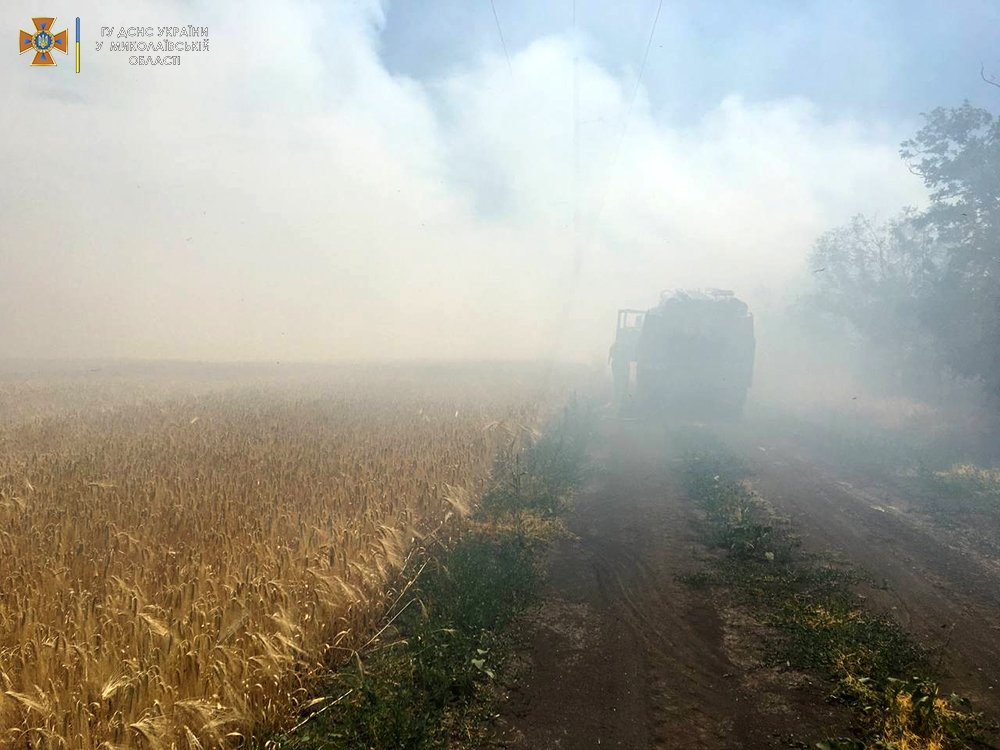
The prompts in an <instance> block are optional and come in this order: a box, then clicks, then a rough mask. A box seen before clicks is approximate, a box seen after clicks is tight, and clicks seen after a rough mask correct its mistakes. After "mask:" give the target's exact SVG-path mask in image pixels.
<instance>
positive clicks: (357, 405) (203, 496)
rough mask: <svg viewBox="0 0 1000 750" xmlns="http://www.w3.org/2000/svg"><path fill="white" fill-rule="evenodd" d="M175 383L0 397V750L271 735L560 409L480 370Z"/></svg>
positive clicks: (222, 741)
mask: <svg viewBox="0 0 1000 750" xmlns="http://www.w3.org/2000/svg"><path fill="white" fill-rule="evenodd" d="M190 377H191V373H182V374H181V375H172V376H171V377H158V378H140V377H137V376H136V375H135V373H127V374H126V375H125V376H119V377H117V378H113V377H111V376H105V375H102V374H96V375H93V376H92V377H89V378H75V379H74V378H62V379H60V378H50V377H46V378H44V379H31V378H8V380H6V381H0V745H3V746H8V747H14V748H22V747H24V748H48V747H53V748H73V749H74V750H75V749H77V748H79V749H80V750H88V749H90V748H127V747H140V748H141V747H149V748H209V747H228V746H233V747H239V746H245V745H246V744H248V739H249V738H250V737H251V736H252V735H254V734H259V733H260V732H261V731H268V730H270V729H274V728H277V727H280V726H282V725H284V724H286V723H287V722H288V721H289V720H290V718H291V717H293V716H294V713H295V711H296V710H297V709H299V708H301V707H302V706H303V705H304V704H305V703H306V702H307V701H308V700H309V699H310V698H311V697H313V696H314V693H313V692H311V691H312V689H313V688H314V682H315V677H316V676H317V675H319V674H321V673H322V672H323V670H324V669H325V668H329V666H330V665H331V664H334V665H335V664H336V663H337V662H338V661H343V659H344V658H346V657H347V656H349V655H350V653H351V651H352V649H354V648H356V647H357V646H359V645H360V644H362V643H363V642H364V639H365V638H366V637H367V636H368V635H370V634H371V632H372V630H373V627H374V626H375V624H376V622H377V619H378V617H379V614H380V612H381V610H382V607H383V601H382V599H383V596H384V594H383V592H384V591H385V588H386V583H387V580H388V579H389V578H390V576H391V575H392V574H393V572H394V571H396V570H398V569H399V568H400V566H401V564H402V563H403V561H404V559H405V557H406V555H407V553H408V551H409V550H410V549H411V547H412V545H413V544H414V542H415V540H418V539H420V538H421V537H422V536H423V535H426V534H428V533H441V527H442V524H446V522H447V519H448V518H450V517H451V516H452V515H453V511H454V508H453V505H455V504H456V503H457V502H458V499H460V498H469V497H473V498H474V497H476V496H478V494H479V493H481V492H482V490H483V489H484V488H485V487H486V486H487V482H488V481H489V476H490V471H491V467H492V465H493V463H494V460H495V458H496V456H497V453H498V451H500V450H504V449H509V448H510V445H511V442H512V441H517V440H518V439H520V438H519V437H518V436H519V435H523V434H524V430H526V429H529V428H531V427H533V426H536V425H537V424H538V423H539V420H540V419H541V418H542V417H543V416H544V413H545V412H546V410H547V409H548V408H549V407H550V406H551V405H552V404H554V403H555V400H556V399H557V395H556V394H557V393H558V392H559V388H558V387H556V386H554V385H553V384H552V378H551V377H544V376H542V375H540V373H538V372H534V371H533V372H527V371H522V370H518V371H516V372H499V371H496V370H495V369H493V368H488V367H485V366H484V367H482V368H474V367H467V368H452V369H448V368H425V369H424V370H406V369H405V368H392V369H390V370H389V371H388V372H383V371H380V370H377V369H375V368H368V369H354V370H352V369H350V368H345V369H344V370H342V371H341V370H338V371H335V372H333V373H327V372H323V373H310V374H309V375H308V376H306V377H301V378H299V379H298V380H294V381H291V382H286V381H287V379H283V378H281V377H278V376H275V375H274V374H273V373H272V374H268V375H266V376H261V377H258V378H257V379H256V380H252V381H250V382H240V381H239V377H238V376H237V374H235V373H232V372H229V373H226V374H225V375H224V376H220V377H217V378H214V379H211V382H208V383H200V384H198V385H191V384H189V383H186V382H185V378H190ZM445 529H447V526H445Z"/></svg>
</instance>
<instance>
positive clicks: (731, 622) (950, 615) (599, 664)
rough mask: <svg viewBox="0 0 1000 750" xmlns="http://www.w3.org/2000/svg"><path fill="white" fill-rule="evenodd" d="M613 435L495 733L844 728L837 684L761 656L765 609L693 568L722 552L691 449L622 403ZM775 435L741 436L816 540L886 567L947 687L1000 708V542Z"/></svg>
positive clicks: (763, 476)
mask: <svg viewBox="0 0 1000 750" xmlns="http://www.w3.org/2000/svg"><path fill="white" fill-rule="evenodd" d="M599 437H600V439H599V440H598V441H596V442H597V444H598V447H597V449H596V450H595V455H594V462H593V470H592V475H591V477H590V480H589V481H588V483H587V485H586V487H585V489H584V490H583V491H582V492H581V493H580V494H579V495H578V498H577V501H576V506H575V509H574V511H573V513H572V515H571V517H570V519H569V526H570V529H571V531H572V532H573V534H574V537H575V538H573V539H569V540H566V541H564V542H561V543H559V544H558V545H557V548H556V549H555V550H554V551H553V554H552V559H551V569H550V577H549V580H548V583H547V588H546V591H545V593H544V597H543V601H542V604H541V605H540V606H539V607H538V608H537V610H536V611H535V612H534V613H533V614H532V616H531V617H530V618H529V620H528V622H527V623H526V624H525V627H524V634H523V649H522V655H521V656H520V657H519V659H520V662H521V665H520V668H519V670H518V671H519V675H518V679H517V680H516V681H514V683H513V685H512V687H511V688H510V691H509V696H508V700H507V702H506V705H505V707H504V709H503V710H502V713H501V716H500V718H499V719H498V722H497V725H498V728H497V737H496V744H497V745H499V746H503V747H511V748H530V749H531V750H535V749H541V748H565V749H567V750H570V749H573V748H605V747H607V748H635V749H639V748H772V747H773V748H780V747H799V748H802V747H812V746H813V745H814V743H815V742H816V741H818V740H820V739H822V738H824V737H828V736H836V735H841V734H844V733H846V731H847V729H848V727H849V725H850V716H849V715H848V714H847V713H846V711H845V710H844V709H843V708H842V707H841V706H839V705H837V704H835V703H831V702H830V701H828V700H826V696H827V693H828V691H829V686H828V685H826V684H825V683H824V682H823V681H822V680H821V679H818V678H816V677H815V676H810V675H806V674H801V673H796V672H790V671H777V670H774V669H773V668H768V667H765V666H763V662H764V660H763V659H762V656H763V654H762V653H761V649H762V648H764V645H763V644H764V642H765V641H764V638H763V637H762V633H760V632H759V630H760V629H759V626H757V625H755V624H754V623H753V621H752V620H750V619H748V618H747V617H745V616H744V615H743V614H741V612H740V611H739V610H738V609H737V608H735V607H733V606H730V605H728V604H727V603H726V602H725V600H724V597H720V596H719V595H718V594H716V593H713V592H712V591H711V590H705V589H698V588H694V587H691V586H689V585H687V584H686V583H684V582H683V581H682V580H680V577H681V576H684V575H685V574H688V573H691V572H694V571H696V570H698V569H699V568H701V567H702V566H703V564H704V560H705V559H706V558H707V557H708V556H710V555H711V554H713V553H712V552H711V551H709V550H707V549H706V548H705V547H704V546H703V545H702V544H701V542H700V540H699V538H698V535H697V533H696V531H695V528H694V526H693V523H692V522H693V521H694V520H695V517H696V513H695V509H694V508H693V507H692V506H691V504H690V503H689V502H688V501H687V500H686V498H685V497H684V492H683V489H682V486H681V467H682V464H681V459H680V456H679V455H678V453H677V451H676V449H672V448H671V446H670V445H669V444H668V442H667V441H666V440H665V438H664V436H663V435H662V433H660V432H658V431H655V430H651V429H649V428H646V427H643V426H642V425H640V424H639V423H636V422H628V421H619V420H607V421H605V422H604V423H602V425H601V427H600V435H599ZM760 442H762V441H761V440H758V439H757V438H756V436H751V437H750V438H749V439H748V438H747V437H746V434H745V433H744V438H743V439H742V440H740V439H737V440H736V446H735V447H736V450H737V452H739V453H741V454H742V455H743V456H744V458H745V459H746V460H748V461H749V462H750V463H751V465H752V468H753V471H754V474H755V478H754V483H755V485H756V486H757V488H758V489H759V491H760V492H761V494H762V495H763V496H764V497H765V498H766V499H767V500H769V501H770V502H771V504H772V505H773V506H774V508H775V510H776V512H777V513H779V514H782V515H785V516H787V517H789V518H790V519H791V521H792V524H793V528H794V529H795V531H796V532H797V533H798V534H799V535H801V537H802V539H803V546H804V548H805V549H806V550H807V551H811V552H817V553H822V554H827V555H833V556H836V557H837V558H840V559H844V560H846V561H850V562H851V563H853V564H855V565H857V566H859V567H861V568H863V569H865V570H866V571H868V572H869V573H870V574H871V575H872V576H874V577H876V579H877V580H882V579H884V580H885V582H886V584H887V588H886V589H884V590H881V589H872V590H871V591H866V593H867V594H868V595H869V596H870V598H871V600H872V601H871V604H872V606H873V607H877V608H882V609H883V610H885V611H888V612H892V613H893V614H894V615H895V616H897V617H898V619H899V620H900V622H902V623H903V624H904V625H905V626H906V627H907V628H908V629H910V630H911V632H913V634H914V635H916V636H917V637H918V638H919V639H920V640H921V641H922V642H923V643H924V644H925V645H926V646H927V647H928V648H930V649H932V650H934V652H935V653H938V654H940V655H941V666H942V668H943V670H944V671H945V672H946V673H947V674H948V675H949V677H948V678H947V680H946V683H945V687H946V688H948V689H953V690H955V691H956V692H960V693H962V694H965V695H968V696H970V697H971V698H972V699H973V700H974V701H975V703H976V705H977V708H979V709H980V710H984V711H985V712H986V713H987V714H989V715H992V716H994V717H997V716H1000V630H998V628H1000V565H998V561H997V559H996V558H995V557H994V558H992V559H991V558H990V555H989V551H988V550H984V549H983V548H982V545H976V544H972V543H967V542H966V541H963V540H964V537H963V535H962V534H961V533H960V532H958V531H954V532H942V530H941V529H940V528H939V527H936V526H932V525H929V524H927V523H926V522H925V520H924V519H921V518H920V517H919V516H918V515H917V514H913V513H910V512H908V511H907V510H906V504H905V503H904V502H903V501H902V500H900V499H897V498H893V497H891V496H890V495H888V494H887V491H886V490H885V489H884V488H877V487H867V486H862V485H861V481H860V480H859V479H858V478H857V477H854V476H844V475H838V474H837V473H835V472H833V471H831V469H830V467H826V466H821V465H819V464H818V463H817V462H815V461H813V460H810V459H809V458H807V457H805V456H802V455H798V454H797V450H796V446H788V445H784V446H783V445H780V444H779V443H777V442H773V441H772V442H768V443H767V444H766V445H761V444H759V443H760ZM731 445H732V443H731ZM761 448H763V449H764V450H761ZM949 534H950V535H951V536H949Z"/></svg>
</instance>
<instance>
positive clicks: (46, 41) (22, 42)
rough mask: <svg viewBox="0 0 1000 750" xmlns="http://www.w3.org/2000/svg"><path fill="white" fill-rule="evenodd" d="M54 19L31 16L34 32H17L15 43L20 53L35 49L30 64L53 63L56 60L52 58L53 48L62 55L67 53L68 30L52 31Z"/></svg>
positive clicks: (45, 64) (42, 64)
mask: <svg viewBox="0 0 1000 750" xmlns="http://www.w3.org/2000/svg"><path fill="white" fill-rule="evenodd" d="M55 20H56V19H54V18H32V19H31V22H32V23H34V24H35V30H34V32H31V31H23V30H22V31H21V32H20V33H18V35H17V45H18V47H19V48H20V52H21V54H22V55H23V54H24V53H25V52H27V51H28V50H29V49H33V50H35V59H34V60H32V61H31V64H32V66H36V65H37V66H41V67H45V66H47V65H55V64H56V61H55V60H53V59H52V52H53V50H59V51H60V52H62V53H63V54H64V55H65V54H68V53H69V50H68V49H67V47H68V46H69V31H68V29H63V30H62V31H60V32H59V33H58V34H55V33H53V32H52V24H53V23H55Z"/></svg>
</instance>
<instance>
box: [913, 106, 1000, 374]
mask: <svg viewBox="0 0 1000 750" xmlns="http://www.w3.org/2000/svg"><path fill="white" fill-rule="evenodd" d="M900 154H901V156H902V157H903V158H904V159H905V160H907V161H908V162H909V163H910V165H911V169H913V170H914V171H915V172H917V173H918V174H920V175H921V176H922V177H923V180H924V183H925V184H926V185H927V187H928V189H929V190H930V192H931V205H930V206H929V207H928V208H927V210H926V211H924V212H923V213H922V214H921V215H919V216H918V217H915V224H916V225H917V226H919V227H920V229H921V230H922V231H924V232H926V233H928V235H929V236H930V237H932V238H933V240H934V242H935V243H936V244H937V245H939V246H940V248H941V252H942V253H943V254H944V256H945V259H946V260H945V262H944V265H943V267H942V273H941V275H940V278H939V279H938V280H937V281H936V282H935V284H934V285H933V287H932V288H930V289H928V290H926V292H927V294H926V296H925V299H924V305H923V317H924V320H925V323H926V325H927V326H928V329H929V330H930V331H932V332H933V334H934V336H935V339H936V341H937V343H938V346H939V347H940V348H941V350H942V352H943V353H944V355H945V357H946V359H947V361H948V363H949V364H950V366H951V367H952V368H953V369H954V370H955V371H956V372H958V373H961V374H963V375H966V376H970V377H975V378H978V379H980V380H982V381H983V383H984V384H985V385H986V386H987V387H988V388H989V389H990V390H991V391H993V392H994V393H996V394H1000V118H997V117H995V116H993V115H992V114H991V113H989V112H988V111H986V110H984V109H978V108H975V107H973V106H971V105H970V104H969V103H968V102H966V103H965V104H963V105H962V106H961V107H959V108H957V109H943V108H938V109H935V110H934V111H933V112H931V113H930V114H929V115H927V116H926V122H925V124H924V126H923V127H922V128H921V129H920V131H919V132H918V133H917V134H916V136H914V138H912V139H910V140H908V141H905V142H904V143H903V144H902V147H901V150H900Z"/></svg>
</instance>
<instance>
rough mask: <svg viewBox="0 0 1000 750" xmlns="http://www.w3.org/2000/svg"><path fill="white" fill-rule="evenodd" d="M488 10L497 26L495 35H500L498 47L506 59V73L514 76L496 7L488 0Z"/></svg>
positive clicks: (491, 0)
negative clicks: (501, 48)
mask: <svg viewBox="0 0 1000 750" xmlns="http://www.w3.org/2000/svg"><path fill="white" fill-rule="evenodd" d="M490 8H491V9H492V10H493V20H494V21H496V24H497V34H499V35H500V46H501V47H503V56H504V57H505V58H507V72H508V73H510V74H511V75H514V69H513V68H512V67H511V64H510V53H508V52H507V41H506V40H505V39H504V38H503V28H501V26H500V16H498V15H497V6H496V3H494V2H493V0H490Z"/></svg>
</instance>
